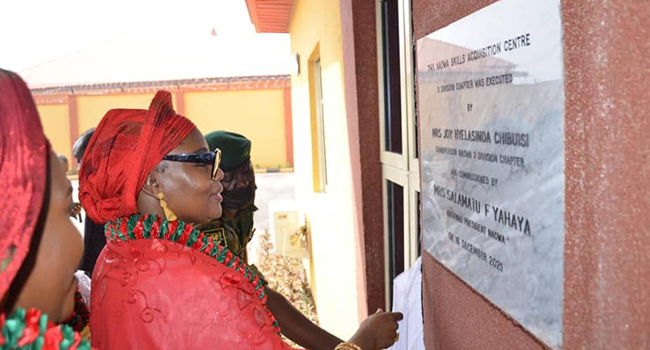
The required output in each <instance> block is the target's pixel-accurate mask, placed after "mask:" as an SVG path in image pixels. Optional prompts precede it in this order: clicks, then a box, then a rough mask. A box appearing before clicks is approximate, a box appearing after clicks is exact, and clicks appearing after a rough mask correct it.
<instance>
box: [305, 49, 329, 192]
mask: <svg viewBox="0 0 650 350" xmlns="http://www.w3.org/2000/svg"><path fill="white" fill-rule="evenodd" d="M314 56H315V57H314ZM312 57H314V58H313V59H310V60H309V85H310V86H309V93H310V97H311V98H310V103H311V147H312V172H313V181H314V182H313V186H314V192H320V193H324V192H325V188H326V187H327V153H326V151H325V115H324V105H323V82H322V75H321V65H320V57H319V56H318V49H316V51H315V53H314V54H312Z"/></svg>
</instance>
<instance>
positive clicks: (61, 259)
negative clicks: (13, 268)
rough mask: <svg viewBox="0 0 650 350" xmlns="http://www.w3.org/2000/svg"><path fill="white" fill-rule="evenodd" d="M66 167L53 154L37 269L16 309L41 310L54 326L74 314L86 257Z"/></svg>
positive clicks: (31, 275) (28, 281)
mask: <svg viewBox="0 0 650 350" xmlns="http://www.w3.org/2000/svg"><path fill="white" fill-rule="evenodd" d="M63 167H64V165H63V164H62V163H61V161H59V159H58V158H57V157H56V156H55V155H54V154H52V155H51V156H50V179H51V180H50V181H51V185H50V198H49V205H48V207H47V214H46V215H47V216H46V221H45V225H44V228H43V235H42V238H41V242H40V245H39V246H38V252H37V255H36V262H35V263H34V267H33V269H32V271H31V273H30V274H29V277H27V280H26V282H25V285H24V286H23V288H22V290H21V291H20V292H19V293H18V298H17V301H16V306H20V307H22V308H25V309H30V308H33V307H35V308H37V309H39V310H41V311H42V312H44V313H46V314H47V315H48V316H49V317H50V319H51V320H52V321H53V322H55V323H58V322H61V321H63V320H65V319H66V318H68V317H69V316H70V315H71V314H72V311H73V308H74V295H75V292H76V291H77V282H76V279H75V277H74V273H75V271H76V270H77V268H78V266H79V262H80V261H81V256H82V254H83V242H82V240H81V235H80V234H79V231H77V229H76V228H75V227H74V225H73V224H72V221H70V210H71V208H72V205H73V203H72V186H71V185H70V181H69V180H68V178H67V177H66V175H65V170H64V168H63Z"/></svg>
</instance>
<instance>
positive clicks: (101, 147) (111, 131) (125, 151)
mask: <svg viewBox="0 0 650 350" xmlns="http://www.w3.org/2000/svg"><path fill="white" fill-rule="evenodd" d="M195 128H196V127H195V126H194V124H193V123H192V122H191V121H189V119H187V118H185V117H183V116H182V115H179V114H176V112H174V109H173V107H172V97H171V94H170V93H169V92H167V91H158V92H157V93H156V96H154V98H153V101H151V105H150V106H149V110H143V109H112V110H110V111H108V113H106V115H105V116H104V118H103V119H102V121H101V122H100V123H99V126H97V129H96V130H95V133H94V134H93V137H92V138H91V139H90V142H89V143H88V148H87V149H86V152H85V153H84V159H83V162H82V166H81V171H80V173H79V199H80V200H81V205H82V206H83V208H84V209H85V210H86V213H87V214H88V216H90V218H91V219H92V220H93V221H95V222H97V223H105V222H107V221H113V220H115V219H117V218H118V217H122V216H128V215H132V214H135V213H137V212H138V207H137V203H136V201H137V198H138V194H139V193H140V190H141V189H142V187H143V186H144V182H145V180H146V179H147V176H148V175H149V173H150V172H151V170H153V169H154V168H155V167H156V165H158V163H160V161H161V160H162V159H163V157H164V156H165V155H167V153H169V152H170V151H171V150H173V149H174V148H176V146H178V145H179V144H180V143H181V141H183V139H184V138H185V137H186V136H187V135H188V134H189V133H190V132H191V131H192V130H194V129H195Z"/></svg>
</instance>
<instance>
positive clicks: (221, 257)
mask: <svg viewBox="0 0 650 350" xmlns="http://www.w3.org/2000/svg"><path fill="white" fill-rule="evenodd" d="M142 218H143V215H142V214H135V215H131V216H130V217H128V218H118V219H117V220H116V221H115V222H110V223H106V225H105V230H106V237H107V238H108V240H110V241H112V242H116V241H129V240H136V239H147V238H151V237H155V238H158V239H166V240H169V241H171V242H179V243H181V244H184V245H186V246H188V247H194V245H195V244H196V242H200V243H201V248H200V249H199V251H200V252H201V253H203V254H206V255H208V256H209V257H211V258H213V259H215V260H216V261H218V262H219V263H221V264H224V265H225V266H226V267H228V268H231V269H233V270H236V271H238V272H239V273H241V274H242V275H243V276H244V277H245V278H247V279H248V281H249V282H250V283H251V284H252V285H253V287H254V288H255V290H256V291H257V292H258V298H259V299H260V300H263V301H264V299H265V297H266V291H265V290H264V288H263V287H264V282H263V280H262V279H261V278H260V277H259V276H258V275H257V272H256V271H255V270H254V269H252V268H250V267H249V266H248V265H246V264H245V263H244V261H243V260H242V259H240V258H238V257H237V256H236V255H235V254H233V253H232V252H230V251H229V250H228V248H225V247H221V246H219V245H218V244H215V243H213V242H212V241H211V240H210V238H209V237H207V236H206V235H205V234H203V232H201V231H200V230H198V229H197V228H195V227H193V226H191V225H190V224H186V223H185V222H183V221H177V225H176V229H175V230H174V232H169V225H170V222H169V221H167V219H166V218H159V217H158V216H156V215H145V216H144V220H142V225H141V228H142V229H141V230H140V229H138V230H136V229H135V228H136V227H138V223H139V222H140V220H141V219H142ZM156 222H159V229H158V233H157V234H156V233H155V232H153V233H152V230H153V229H154V226H155V223H156ZM122 225H124V226H122ZM124 227H126V236H125V235H124V234H123V233H122V231H123V230H124ZM186 227H187V228H191V231H190V234H189V235H188V236H187V238H186V239H185V240H184V239H183V232H184V231H185V229H186ZM136 231H137V232H136ZM140 231H141V232H140ZM210 244H213V246H212V248H211V249H210V251H209V252H207V251H206V250H207V249H208V247H210ZM228 252H230V254H231V255H230V257H229V255H228ZM256 277H257V281H255V280H256ZM263 305H264V307H265V308H266V303H265V302H263ZM267 312H268V313H269V315H270V316H271V318H272V319H273V320H275V317H273V314H272V313H271V312H270V311H268V309H267ZM276 323H277V322H276ZM274 325H275V323H274ZM0 350H4V349H2V348H0Z"/></svg>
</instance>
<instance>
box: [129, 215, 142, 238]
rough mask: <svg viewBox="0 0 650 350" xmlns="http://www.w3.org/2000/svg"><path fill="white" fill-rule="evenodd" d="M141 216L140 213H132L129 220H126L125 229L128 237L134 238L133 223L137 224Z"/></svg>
mask: <svg viewBox="0 0 650 350" xmlns="http://www.w3.org/2000/svg"><path fill="white" fill-rule="evenodd" d="M141 217H142V216H141V215H133V216H131V217H130V218H129V220H127V221H126V229H127V236H128V237H129V239H135V234H134V233H133V229H134V228H135V225H137V224H138V221H139V220H140V218H141Z"/></svg>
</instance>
